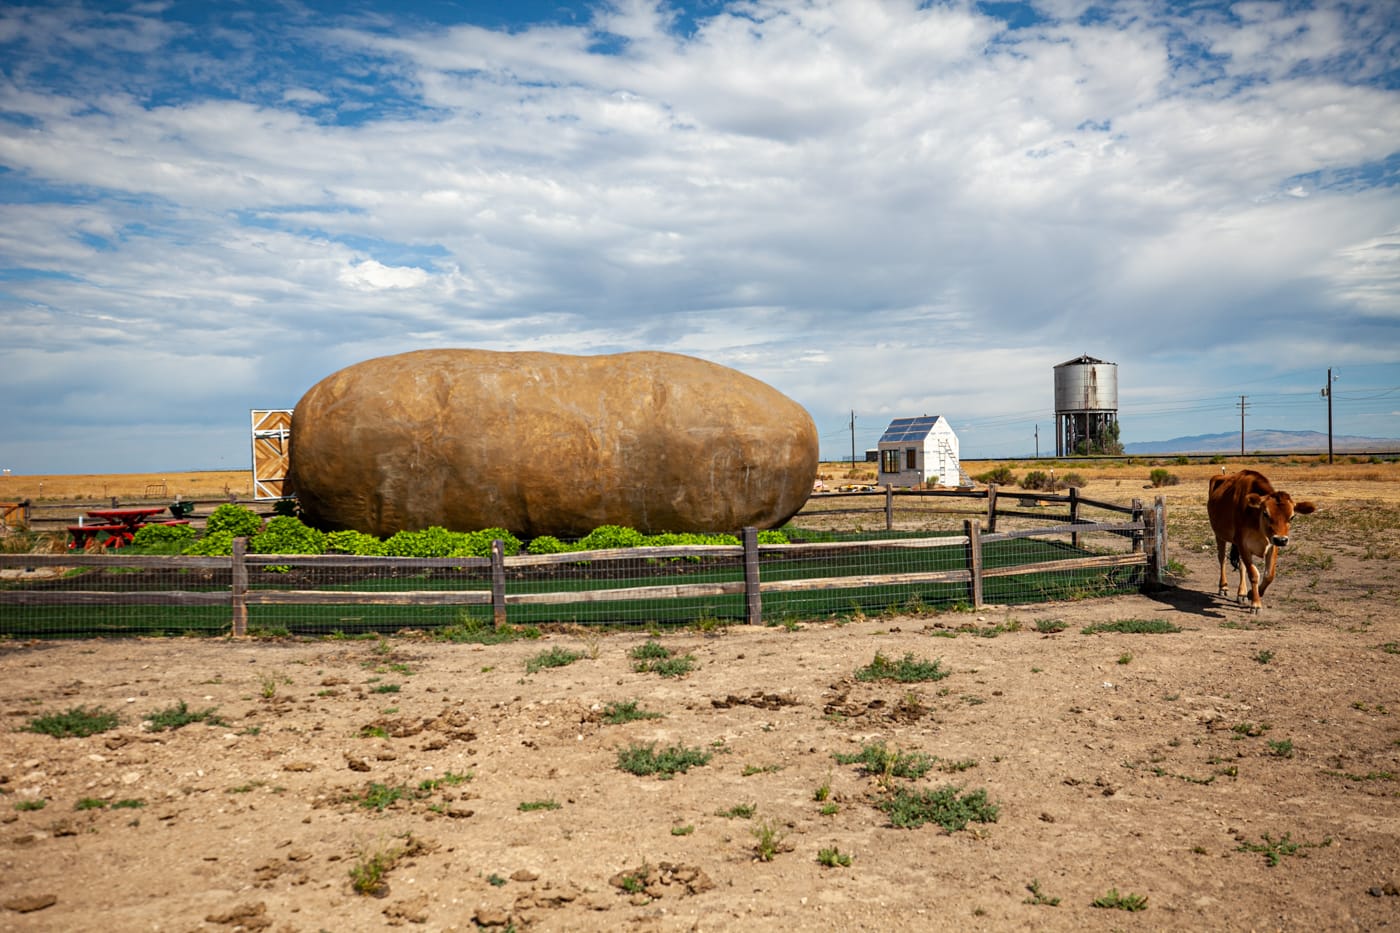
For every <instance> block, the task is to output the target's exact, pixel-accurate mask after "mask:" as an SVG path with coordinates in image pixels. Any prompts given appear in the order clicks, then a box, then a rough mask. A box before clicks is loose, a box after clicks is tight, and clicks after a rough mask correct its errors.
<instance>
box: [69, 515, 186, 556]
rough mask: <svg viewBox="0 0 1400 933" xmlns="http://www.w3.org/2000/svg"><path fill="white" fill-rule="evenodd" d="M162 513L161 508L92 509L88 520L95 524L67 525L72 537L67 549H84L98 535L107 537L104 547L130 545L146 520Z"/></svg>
mask: <svg viewBox="0 0 1400 933" xmlns="http://www.w3.org/2000/svg"><path fill="white" fill-rule="evenodd" d="M164 511H165V509H163V508H160V509H93V510H92V511H90V512H88V513H87V514H88V518H93V519H96V520H97V524H93V525H89V524H87V523H85V522H83V521H81V520H80V521H79V522H78V524H76V525H69V526H68V533H69V534H70V535H72V536H73V540H72V541H70V542H68V547H69V548H70V549H80V548H85V547H86V546H87V543H88V542H89V541H91V540H96V539H97V536H98V535H100V534H105V535H107V540H106V541H105V542H104V543H103V546H104V547H113V548H117V547H122V546H124V545H127V544H130V543H131V539H132V538H134V537H135V536H136V532H137V531H138V530H139V529H140V528H142V527H143V526H145V525H146V519H148V518H150V517H152V516H154V515H159V514H160V513H161V512H164Z"/></svg>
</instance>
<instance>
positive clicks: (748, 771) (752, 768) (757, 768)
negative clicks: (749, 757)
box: [741, 765, 783, 777]
mask: <svg viewBox="0 0 1400 933" xmlns="http://www.w3.org/2000/svg"><path fill="white" fill-rule="evenodd" d="M781 770H783V766H782V765H744V770H743V771H742V772H741V774H742V776H743V777H751V776H753V775H755V774H773V773H775V772H778V771H781Z"/></svg>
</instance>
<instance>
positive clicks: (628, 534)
mask: <svg viewBox="0 0 1400 933" xmlns="http://www.w3.org/2000/svg"><path fill="white" fill-rule="evenodd" d="M645 543H646V536H645V535H643V534H642V533H641V532H640V531H638V530H637V529H635V528H624V527H623V526H621V525H600V526H598V527H597V528H594V529H593V530H592V531H590V532H589V533H588V534H586V535H584V536H583V537H582V538H580V539H579V541H578V545H577V548H578V550H580V551H602V550H607V549H609V548H622V547H641V546H642V545H643V544H645Z"/></svg>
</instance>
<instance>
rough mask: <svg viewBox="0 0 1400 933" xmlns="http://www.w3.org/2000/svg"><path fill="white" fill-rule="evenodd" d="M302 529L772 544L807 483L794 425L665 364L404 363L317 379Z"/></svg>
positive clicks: (629, 357) (301, 456) (560, 358)
mask: <svg viewBox="0 0 1400 933" xmlns="http://www.w3.org/2000/svg"><path fill="white" fill-rule="evenodd" d="M289 450H290V466H289V471H288V472H289V477H288V478H289V479H290V481H291V488H292V489H293V490H295V492H296V494H297V498H298V500H299V502H300V505H301V509H302V512H303V514H304V516H305V517H306V520H307V522H308V523H309V524H313V525H315V526H317V527H320V528H323V529H342V528H352V529H355V530H358V531H364V532H368V533H370V534H374V535H378V536H381V537H385V536H388V535H391V534H393V533H394V532H396V531H401V530H416V529H420V528H426V527H429V526H432V525H440V526H442V527H444V528H448V529H451V530H454V531H475V530H478V529H481V528H492V527H504V528H507V529H509V530H510V531H512V532H513V533H515V534H517V535H520V536H521V537H526V538H529V537H535V536H537V535H544V534H552V535H557V536H559V537H577V536H581V535H584V534H587V533H588V532H589V531H592V530H593V529H594V528H596V527H598V526H600V525H609V524H611V525H626V526H629V527H632V528H636V529H638V530H639V531H644V532H647V533H657V532H662V531H737V530H738V529H740V528H742V527H744V526H746V525H753V526H755V527H758V528H772V527H776V526H778V525H781V524H783V523H784V522H786V521H787V520H788V519H789V518H790V517H792V515H793V514H794V513H796V512H797V510H798V509H800V508H802V505H803V503H805V502H806V501H807V497H808V495H809V494H810V493H811V490H812V481H813V479H815V477H816V472H817V431H816V426H815V425H813V423H812V419H811V417H810V416H809V415H808V414H807V412H806V411H805V410H804V409H803V408H802V407H801V406H799V405H798V404H797V403H796V402H794V401H792V400H791V399H789V398H787V397H786V396H785V395H783V394H782V393H780V392H778V391H777V390H776V389H773V388H772V387H770V386H768V385H765V384H764V383H762V382H759V381H758V380H756V379H753V378H751V377H749V376H746V375H744V374H743V373H740V372H737V371H735V370H732V369H728V368H726V367H723V366H719V365H717V364H714V363H708V362H705V361H704V360H699V359H695V358H693V357H688V356H680V355H677V354H673V353H652V352H640V353H619V354H616V355H612V356H566V355H562V354H555V353H498V352H493V351H488V350H419V351H416V352H412V353H403V354H399V355H397V356H385V357H380V358H378V359H372V360H367V361H365V362H363V363H357V364H355V365H353V366H349V367H347V368H345V369H342V370H340V371H339V372H337V373H333V374H332V375H330V376H327V377H326V378H325V379H322V380H321V381H320V382H318V383H317V384H316V385H314V386H312V388H311V390H310V391H308V392H307V393H306V395H304V396H303V397H302V399H301V401H299V402H298V403H297V406H296V410H295V412H294V413H293V415H292V428H291V442H290V448H289Z"/></svg>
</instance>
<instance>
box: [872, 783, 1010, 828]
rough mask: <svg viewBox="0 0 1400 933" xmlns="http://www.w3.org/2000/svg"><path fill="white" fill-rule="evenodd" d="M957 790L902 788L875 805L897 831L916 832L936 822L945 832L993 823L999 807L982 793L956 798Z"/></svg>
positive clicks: (972, 793) (981, 791)
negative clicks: (978, 824) (971, 825)
mask: <svg viewBox="0 0 1400 933" xmlns="http://www.w3.org/2000/svg"><path fill="white" fill-rule="evenodd" d="M959 790H960V788H957V787H952V786H949V787H944V788H941V789H939V790H922V791H914V790H909V789H908V788H905V787H901V788H899V789H898V790H896V791H894V792H893V793H891V794H888V795H887V796H886V797H885V798H884V799H883V800H881V801H880V802H879V803H877V804H876V807H877V808H878V809H880V810H881V811H883V812H884V814H885V815H886V816H888V817H889V820H890V825H891V826H893V827H895V828H896V829H916V828H918V827H920V826H923V825H924V824H925V823H936V824H938V825H939V826H941V827H942V828H943V830H944V832H948V833H955V832H957V831H959V830H962V829H966V828H967V824H968V823H973V822H976V823H995V822H996V821H997V813H998V807H997V806H996V805H995V804H993V803H991V802H989V801H988V800H987V792H986V791H985V790H976V791H973V792H971V793H969V794H963V795H961V796H959Z"/></svg>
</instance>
